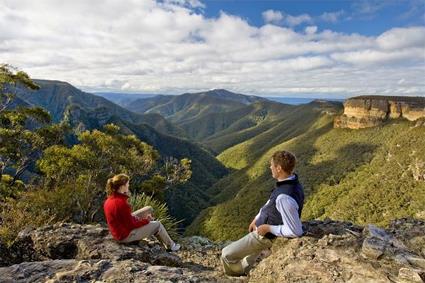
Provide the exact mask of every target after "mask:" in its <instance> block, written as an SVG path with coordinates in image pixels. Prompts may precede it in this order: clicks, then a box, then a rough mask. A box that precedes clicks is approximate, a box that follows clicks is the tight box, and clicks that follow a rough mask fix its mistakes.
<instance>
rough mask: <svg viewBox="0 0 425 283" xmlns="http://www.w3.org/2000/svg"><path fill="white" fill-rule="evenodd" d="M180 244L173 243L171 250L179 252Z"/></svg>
mask: <svg viewBox="0 0 425 283" xmlns="http://www.w3.org/2000/svg"><path fill="white" fill-rule="evenodd" d="M180 248H181V247H180V245H179V244H176V243H173V245H172V246H171V248H170V250H171V251H172V252H177V251H178V250H180Z"/></svg>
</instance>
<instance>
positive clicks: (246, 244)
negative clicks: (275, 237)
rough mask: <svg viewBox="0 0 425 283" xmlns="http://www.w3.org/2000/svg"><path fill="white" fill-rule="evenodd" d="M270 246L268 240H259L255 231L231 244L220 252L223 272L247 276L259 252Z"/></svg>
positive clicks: (270, 243)
mask: <svg viewBox="0 0 425 283" xmlns="http://www.w3.org/2000/svg"><path fill="white" fill-rule="evenodd" d="M271 245H272V242H271V241H270V240H269V239H267V238H260V236H259V235H258V234H257V232H255V231H254V232H251V233H249V234H247V235H246V236H245V237H243V238H241V239H239V240H237V241H236V242H233V243H231V244H230V245H228V246H227V247H225V248H224V249H223V250H222V252H221V261H222V263H223V267H224V272H225V273H226V274H227V275H234V276H240V275H244V274H247V273H248V271H249V269H250V268H251V267H252V265H253V264H254V263H255V260H256V259H257V257H258V255H259V254H260V253H261V251H262V250H264V249H267V248H270V247H271Z"/></svg>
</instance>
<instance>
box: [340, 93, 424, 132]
mask: <svg viewBox="0 0 425 283" xmlns="http://www.w3.org/2000/svg"><path fill="white" fill-rule="evenodd" d="M401 117H403V118H406V119H407V120H410V121H416V120H418V119H421V118H425V97H402V96H358V97H353V98H349V99H347V100H346V101H345V102H344V114H343V115H341V116H339V117H337V118H335V122H334V126H335V127H336V128H350V129H360V128H368V127H374V126H378V125H380V124H382V123H383V122H384V121H386V120H388V119H396V118H401Z"/></svg>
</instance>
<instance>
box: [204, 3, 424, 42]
mask: <svg viewBox="0 0 425 283" xmlns="http://www.w3.org/2000/svg"><path fill="white" fill-rule="evenodd" d="M202 3H204V5H205V8H203V9H200V10H203V12H204V13H205V15H207V16H208V17H218V16H219V15H220V13H221V12H222V11H224V12H226V13H229V14H232V15H237V16H240V17H241V18H244V19H246V20H247V21H248V23H250V24H252V25H255V26H258V27H259V26H262V25H264V18H263V17H262V13H261V12H262V11H266V10H274V11H279V12H281V13H282V14H283V15H291V16H300V15H303V14H307V15H309V16H310V17H311V18H312V19H313V21H314V24H316V25H317V26H318V27H319V30H320V29H332V30H334V31H338V32H346V33H354V32H355V33H359V34H363V35H379V34H381V33H383V32H385V31H386V30H388V29H390V28H393V27H408V26H414V25H423V24H424V23H425V18H424V13H425V1H422V0H399V1H393V0H381V1H359V0H357V1H346V0H340V1H338V0H333V1H332V0H328V1H318V0H317V1H314V0H310V1H303V0H298V1H297V0H292V1H291V0H265V1H258V0H236V1H235V0H212V1H211V0H210V1H203V2H202ZM325 13H328V14H332V13H333V14H334V15H336V16H337V20H336V21H335V22H329V21H325V20H321V19H320V16H322V15H323V14H325ZM307 25H309V24H308V23H305V22H304V23H302V24H300V25H297V26H296V28H295V29H296V30H301V29H303V28H304V27H305V26H307Z"/></svg>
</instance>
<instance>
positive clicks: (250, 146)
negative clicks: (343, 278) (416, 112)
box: [188, 105, 425, 240]
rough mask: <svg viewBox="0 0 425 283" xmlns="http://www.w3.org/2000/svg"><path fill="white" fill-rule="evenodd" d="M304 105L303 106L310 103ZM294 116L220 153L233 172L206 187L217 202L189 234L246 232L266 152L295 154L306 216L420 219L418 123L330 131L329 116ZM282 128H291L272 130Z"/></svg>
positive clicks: (423, 169) (423, 186)
mask: <svg viewBox="0 0 425 283" xmlns="http://www.w3.org/2000/svg"><path fill="white" fill-rule="evenodd" d="M310 106H311V105H310ZM303 107H306V111H308V110H307V107H309V105H305V106H303ZM316 109H317V107H316ZM309 113H310V115H313V113H314V111H310V112H309ZM299 115H300V116H299V117H298V120H296V119H294V120H292V121H291V122H288V124H286V125H285V122H282V123H281V124H280V126H281V129H280V131H273V129H270V130H268V131H266V132H264V133H262V134H260V135H258V136H256V137H254V138H251V139H249V140H247V141H245V142H243V143H241V144H238V145H236V146H234V147H231V148H229V149H227V150H226V151H224V152H223V153H221V154H220V155H219V160H221V161H222V162H223V163H224V164H225V165H226V166H228V167H231V168H236V170H235V171H234V172H233V173H232V174H230V175H228V176H226V177H225V178H223V179H222V180H220V181H219V182H218V183H217V184H216V185H215V186H214V187H213V188H212V189H211V191H214V194H216V195H217V197H215V202H216V203H217V205H216V206H214V207H211V208H209V209H207V210H205V211H203V212H202V213H201V215H200V216H199V217H198V218H197V219H196V220H195V221H194V223H193V224H192V225H191V226H190V227H189V229H188V233H189V234H203V235H206V236H208V237H210V238H213V239H221V240H222V239H235V238H237V237H240V236H242V235H243V234H244V233H246V231H247V227H248V224H249V223H250V221H251V220H252V218H253V217H254V216H255V214H256V213H257V212H258V209H259V208H260V207H261V205H263V204H264V202H265V201H266V199H267V197H268V195H269V193H270V190H271V189H272V188H273V184H274V181H273V180H272V178H271V175H270V172H269V164H268V163H269V160H270V158H271V155H272V154H273V152H275V151H276V150H283V149H284V150H290V151H292V152H294V153H295V154H296V155H297V158H298V165H297V169H296V171H297V173H298V174H299V176H300V179H301V181H302V183H303V184H304V187H305V192H306V195H307V199H306V200H307V202H306V205H305V208H304V210H303V215H302V216H303V218H304V219H311V218H325V217H332V218H334V219H344V220H351V221H354V222H356V223H361V224H362V223H376V224H379V225H385V224H387V223H388V222H389V221H390V220H391V219H394V218H397V217H404V216H413V217H418V218H425V210H424V207H425V181H424V179H425V138H424V137H425V126H424V124H423V122H409V121H405V120H401V119H400V120H393V121H391V122H389V123H387V124H385V125H384V126H382V127H377V128H369V129H362V130H350V129H334V128H333V118H334V117H333V115H328V114H325V113H319V112H316V115H315V117H310V119H309V118H308V116H306V115H307V113H299ZM313 116H314V115H313ZM291 128H292V130H291ZM285 129H286V130H287V131H289V132H287V133H286V134H283V135H281V136H279V135H278V134H277V133H278V132H281V131H284V130H285ZM296 129H300V131H299V132H297V130H296Z"/></svg>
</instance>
